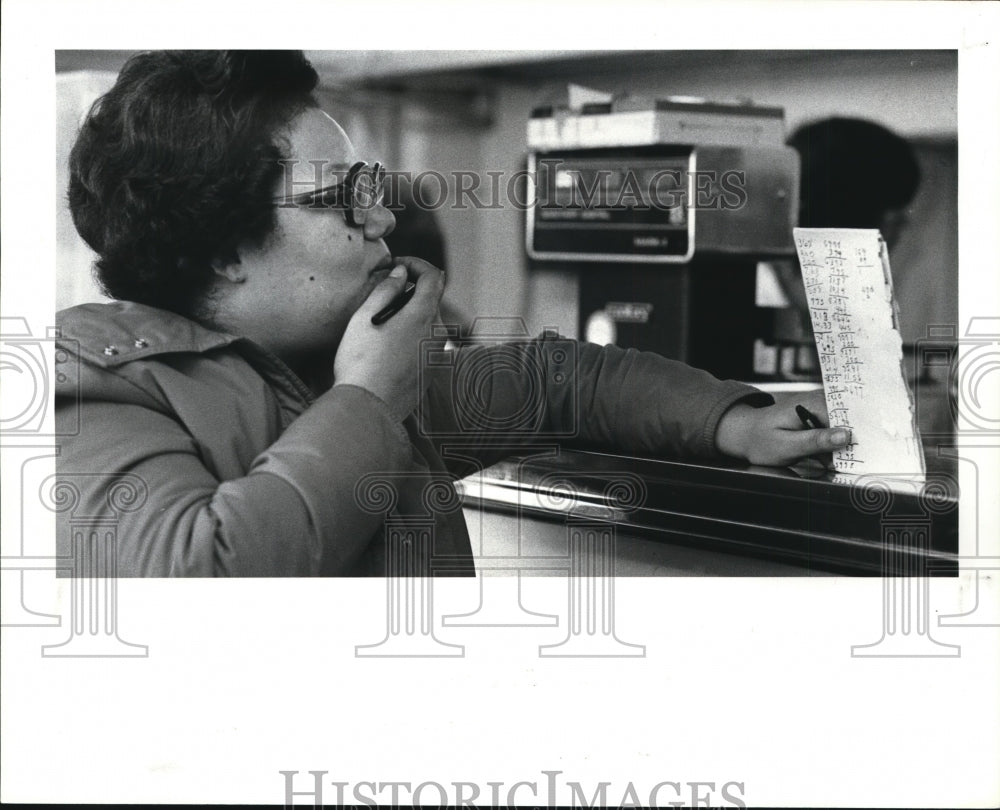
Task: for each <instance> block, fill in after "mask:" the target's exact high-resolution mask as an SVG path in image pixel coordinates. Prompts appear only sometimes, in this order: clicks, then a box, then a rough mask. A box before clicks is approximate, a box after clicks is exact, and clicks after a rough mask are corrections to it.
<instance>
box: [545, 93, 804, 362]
mask: <svg viewBox="0 0 1000 810" xmlns="http://www.w3.org/2000/svg"><path fill="white" fill-rule="evenodd" d="M635 106H636V105H634V104H633V105H632V106H631V107H629V106H628V105H627V104H622V105H615V104H614V103H611V104H600V105H588V106H586V107H584V108H583V110H582V111H580V112H572V113H571V112H565V111H558V110H554V109H553V108H551V107H546V108H539V109H537V110H535V111H534V112H533V114H532V119H531V121H530V124H529V138H528V143H529V149H530V152H529V156H528V162H529V166H528V169H529V172H530V173H532V174H533V176H534V177H535V187H534V189H533V192H534V195H535V196H534V198H533V199H530V200H529V203H530V204H529V205H528V207H527V229H526V234H527V252H528V256H529V259H530V261H531V264H532V267H533V268H539V269H541V268H552V269H559V270H569V271H572V272H573V273H574V274H576V275H577V277H578V279H579V334H580V336H581V338H583V339H586V340H589V341H592V342H596V343H614V344H616V345H619V346H622V347H634V348H637V349H643V350H651V351H656V352H658V353H660V354H663V355H665V356H667V357H672V358H675V359H678V360H683V361H684V362H687V363H689V364H691V365H694V366H697V367H700V368H704V369H707V370H708V371H711V372H712V373H713V374H715V375H716V376H719V377H722V378H734V379H741V380H746V381H762V380H776V379H782V378H784V379H804V378H805V379H808V378H809V377H810V375H809V374H808V373H806V374H803V373H801V372H802V369H800V368H792V367H791V366H790V365H789V364H788V363H784V364H782V363H779V361H778V359H777V349H776V348H775V347H774V340H773V318H774V310H772V309H768V308H765V307H761V306H758V305H757V302H758V299H759V290H758V265H759V264H760V263H762V262H766V261H769V260H785V261H788V260H792V261H794V256H795V248H794V244H793V241H792V227H793V226H794V225H795V223H796V217H797V213H798V188H799V161H798V155H797V153H796V152H795V151H794V150H793V149H791V148H789V147H787V146H785V145H784V112H783V110H781V109H779V108H771V107H758V106H753V105H745V104H727V105H723V104H707V103H704V102H698V101H690V100H682V101H676V100H666V101H657V102H655V103H652V104H646V105H644V106H642V107H641V108H639V109H635V108H634V107H635ZM769 352H772V353H773V355H772V354H769ZM792 365H794V363H793V364H792ZM782 369H784V371H785V372H786V375H785V376H784V377H783V376H782ZM816 371H817V373H815V375H814V376H813V377H812V379H815V380H818V379H819V376H818V370H816Z"/></svg>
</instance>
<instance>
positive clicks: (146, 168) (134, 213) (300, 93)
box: [69, 51, 317, 314]
mask: <svg viewBox="0 0 1000 810" xmlns="http://www.w3.org/2000/svg"><path fill="white" fill-rule="evenodd" d="M316 84H317V74H316V72H315V70H313V68H312V66H311V65H310V64H309V62H308V61H307V60H306V59H305V57H304V56H303V55H302V53H301V51H160V52H150V53H142V54H138V55H136V56H134V57H133V58H132V59H130V60H129V61H128V63H127V64H126V65H125V67H124V68H123V69H122V71H121V74H120V75H119V77H118V80H117V81H116V83H115V85H114V87H113V88H112V89H111V90H110V91H109V92H108V93H107V94H105V95H104V96H103V97H102V98H100V99H99V100H98V101H97V102H96V103H95V105H94V106H93V107H92V108H91V110H90V113H89V114H88V116H87V117H86V119H85V121H84V123H83V125H82V127H81V130H80V133H79V136H78V138H77V141H76V144H75V146H74V147H73V151H72V153H71V156H70V182H69V203H70V211H71V213H72V216H73V221H74V223H75V225H76V228H77V230H78V231H79V232H80V235H81V236H82V237H83V239H84V240H85V241H86V242H87V244H88V245H90V247H91V248H92V249H93V250H94V251H95V252H96V253H97V254H98V257H99V258H98V261H97V265H96V270H97V276H98V280H99V281H100V283H101V285H102V287H103V288H104V290H105V292H106V293H107V294H108V295H110V296H111V297H113V298H118V299H123V300H129V301H136V302H139V303H144V304H149V305H152V306H156V307H160V308H163V309H169V310H173V311H176V312H180V313H183V314H190V313H191V312H192V311H194V310H195V309H196V308H197V307H198V306H199V304H200V301H201V299H202V297H203V296H204V295H205V293H206V291H207V290H208V289H209V288H210V286H211V285H212V283H213V278H214V273H213V262H217V261H218V260H219V259H227V260H228V259H232V258H234V257H235V256H236V255H237V250H238V248H239V246H240V245H242V244H262V243H263V242H264V240H265V239H266V238H267V236H268V235H269V234H270V233H271V232H272V230H273V229H274V226H275V209H274V207H273V206H272V204H271V199H272V197H273V196H274V189H275V187H276V186H277V185H278V183H279V182H280V178H281V174H282V167H281V166H280V165H279V164H278V162H277V161H278V160H279V159H280V158H282V157H284V149H283V145H282V143H281V140H280V139H281V133H282V132H283V131H284V129H285V128H286V127H287V125H288V123H289V121H290V120H292V119H293V118H294V117H295V116H296V115H297V114H299V113H301V112H302V111H303V110H306V109H309V108H314V107H316V100H315V98H314V97H313V95H312V93H313V90H314V88H315V87H316Z"/></svg>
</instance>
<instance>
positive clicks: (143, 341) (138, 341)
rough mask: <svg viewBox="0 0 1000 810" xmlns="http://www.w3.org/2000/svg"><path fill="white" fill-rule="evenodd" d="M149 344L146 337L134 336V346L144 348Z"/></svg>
mask: <svg viewBox="0 0 1000 810" xmlns="http://www.w3.org/2000/svg"><path fill="white" fill-rule="evenodd" d="M148 345H149V341H148V340H146V338H136V339H135V347H136V348H137V349H145V348H146V347H147V346H148Z"/></svg>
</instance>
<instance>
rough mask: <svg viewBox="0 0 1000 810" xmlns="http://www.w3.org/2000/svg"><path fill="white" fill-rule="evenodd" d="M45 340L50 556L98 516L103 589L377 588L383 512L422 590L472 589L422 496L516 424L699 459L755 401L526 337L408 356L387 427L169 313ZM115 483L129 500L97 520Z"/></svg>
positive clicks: (120, 306) (451, 509) (356, 393)
mask: <svg viewBox="0 0 1000 810" xmlns="http://www.w3.org/2000/svg"><path fill="white" fill-rule="evenodd" d="M57 324H58V326H59V329H60V333H61V338H60V339H59V340H58V341H57V345H58V347H59V348H60V349H61V351H59V352H57V358H56V359H57V363H59V364H61V365H59V366H57V375H56V379H57V388H56V419H57V425H59V427H60V429H59V431H58V432H60V433H64V434H73V435H64V436H62V438H61V439H60V440H59V454H58V456H57V473H58V476H59V478H60V480H65V481H66V482H68V483H70V484H71V485H72V486H73V487H74V489H75V491H76V492H77V494H78V497H79V502H78V503H76V504H75V505H74V508H73V509H72V510H69V509H67V510H65V511H63V512H60V513H59V515H58V520H59V525H58V527H57V546H58V551H59V553H60V555H65V556H69V555H70V554H71V548H70V544H71V535H72V526H71V525H70V523H71V521H72V520H73V517H74V515H81V514H83V515H100V514H103V513H106V514H109V515H111V516H112V517H113V518H114V520H115V525H116V531H117V540H116V543H117V573H118V575H119V576H153V577H165V576H314V575H320V576H363V575H375V576H381V575H384V574H385V572H386V570H387V569H386V567H385V560H386V541H385V540H384V539H383V535H384V533H383V526H384V524H386V523H387V522H390V521H391V520H392V518H393V516H394V515H396V514H407V515H411V516H412V515H421V514H424V515H427V516H429V517H428V520H430V521H432V523H433V531H432V534H433V554H434V559H435V561H437V562H436V568H435V571H434V573H435V574H436V575H469V574H472V573H474V563H473V556H472V550H471V545H470V541H469V535H468V532H467V530H466V526H465V522H464V518H463V516H462V511H461V508H460V504H459V508H455V504H456V503H457V501H455V503H452V504H451V505H449V506H447V508H440V509H435V508H429V507H428V504H429V503H431V502H432V501H433V500H434V497H437V499H438V502H439V503H444V502H445V501H447V500H448V498H447V496H443V495H442V492H443V490H442V489H441V488H440V487H438V489H437V490H436V493H437V495H436V496H432V497H431V498H430V501H429V500H428V493H429V491H430V489H433V487H434V485H439V484H440V483H441V482H446V483H447V482H449V481H451V480H454V479H455V478H457V477H459V476H463V475H466V474H469V473H470V472H473V471H475V470H476V469H477V468H479V467H482V466H485V465H488V464H491V463H493V462H495V461H497V460H499V458H501V457H503V456H504V455H509V454H511V452H513V450H512V447H514V446H516V445H524V444H525V443H526V442H528V441H529V440H531V439H532V438H533V437H527V436H524V435H522V434H523V429H524V426H525V425H531V426H532V427H533V430H535V431H537V432H538V435H540V436H542V437H543V438H544V439H545V441H546V442H548V443H551V442H552V441H553V440H554V439H553V437H557V438H558V440H559V441H563V442H565V444H566V445H567V446H569V445H577V446H579V445H586V446H600V447H605V448H613V449H616V450H618V451H621V452H629V453H636V454H645V455H666V456H673V457H696V458H711V457H713V456H715V455H716V450H715V446H714V436H715V431H716V426H717V425H718V422H719V419H720V417H721V416H722V414H723V412H724V411H725V410H726V409H727V408H728V407H729V406H730V405H732V404H733V403H735V402H737V401H740V400H745V401H749V402H751V403H752V404H766V403H768V402H769V401H771V400H770V397H769V396H767V395H765V394H762V393H760V392H758V391H756V390H755V389H753V388H750V387H749V386H745V385H742V384H740V383H736V382H731V381H727V382H721V381H719V380H716V379H715V378H714V377H712V376H711V375H709V374H707V373H705V372H702V371H698V370H695V369H691V368H690V367H688V366H685V365H683V364H681V363H677V362H673V361H669V360H666V359H664V358H662V357H659V356H657V355H654V354H650V353H645V352H642V353H640V352H637V351H635V350H627V351H626V350H622V349H619V348H616V347H605V348H600V347H597V346H594V345H591V344H583V343H574V342H571V341H566V340H564V339H561V338H552V337H548V338H546V337H543V338H540V339H537V340H530V341H522V342H519V343H516V344H513V345H511V344H505V345H494V346H474V347H468V348H463V349H460V350H456V351H452V352H437V353H436V354H435V356H434V358H433V359H431V360H430V361H428V360H427V358H424V360H423V361H421V359H420V358H419V357H418V356H417V354H416V352H415V356H414V362H424V365H425V376H426V378H427V380H428V382H427V389H426V394H425V396H424V399H423V400H422V401H421V404H420V407H419V408H417V409H415V413H414V414H411V415H410V416H408V417H407V418H406V419H405V420H404V421H402V422H400V421H398V420H396V419H394V418H393V416H392V414H391V412H390V410H389V408H388V407H387V406H386V404H385V403H384V402H383V401H382V400H380V399H379V398H378V397H377V396H375V395H374V394H371V393H370V392H368V391H366V390H364V389H362V388H358V387H355V386H350V385H334V387H333V388H331V389H330V390H329V391H327V392H325V393H323V394H321V395H320V396H314V395H313V394H312V393H311V392H310V391H309V390H308V388H307V387H306V386H305V384H304V383H303V382H302V381H301V380H300V379H299V378H298V377H297V376H296V375H295V374H294V373H292V371H291V370H290V369H289V368H288V367H287V366H285V364H284V363H282V362H281V361H280V360H278V359H277V358H276V357H274V356H273V355H271V354H270V353H268V352H267V351H265V350H264V349H262V348H261V347H259V346H257V345H256V344H254V343H252V342H251V341H249V340H247V339H245V338H239V337H235V336H232V335H226V334H221V333H218V332H214V331H211V330H209V329H206V328H204V327H202V326H200V325H198V324H196V323H194V322H193V321H190V320H187V319H185V318H182V317H180V316H178V315H175V314H173V313H169V312H165V311H162V310H158V309H154V308H151V307H147V306H142V305H139V304H133V303H127V302H116V303H110V304H85V305H82V306H78V307H73V308H71V309H68V310H64V311H62V312H60V313H59V314H58V316H57ZM463 381H464V382H463ZM470 381H472V382H473V383H474V385H472V386H470V385H469V382H470ZM468 392H472V393H473V394H474V397H475V399H474V401H471V402H470V401H469V396H468ZM536 406H537V407H536ZM534 411H537V413H534ZM497 440H502V441H506V442H507V444H506V445H505V446H504V447H496V446H492V447H491V446H490V445H491V442H496V441H497ZM123 478H128V479H129V480H130V481H132V482H138V483H139V486H140V489H141V496H140V497H139V499H138V500H137V501H135V502H133V503H131V504H129V503H127V502H126V503H117V504H113V503H111V502H110V501H109V494H108V493H109V482H114V481H116V480H122V479H123ZM429 487H430V489H429ZM449 488H450V484H449ZM442 498H444V500H441V499H442ZM453 500H454V499H453ZM431 506H433V503H431ZM386 536H388V535H386ZM390 542H392V541H390ZM390 553H391V547H390ZM437 563H440V564H437Z"/></svg>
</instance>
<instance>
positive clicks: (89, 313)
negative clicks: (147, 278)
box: [56, 301, 239, 368]
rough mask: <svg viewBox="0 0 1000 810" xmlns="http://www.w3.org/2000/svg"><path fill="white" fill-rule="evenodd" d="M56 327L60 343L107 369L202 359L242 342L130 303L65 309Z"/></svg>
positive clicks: (179, 317) (163, 311) (89, 305)
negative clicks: (156, 359) (179, 355)
mask: <svg viewBox="0 0 1000 810" xmlns="http://www.w3.org/2000/svg"><path fill="white" fill-rule="evenodd" d="M56 326H57V327H58V329H59V336H58V338H57V342H58V343H60V344H62V345H63V346H64V348H66V349H68V350H69V351H71V353H73V354H76V355H78V356H79V357H81V358H83V359H85V360H87V361H88V362H89V363H93V364H94V365H97V366H101V367H103V368H114V367H116V366H120V365H122V364H124V363H129V362H131V361H133V360H139V359H141V358H144V357H151V356H154V355H158V354H168V353H175V352H194V353H197V354H202V353H204V352H207V351H210V350H212V349H218V348H220V347H222V346H228V345H230V344H232V343H234V342H235V341H237V340H239V338H238V337H236V336H235V335H228V334H225V333H223V332H213V331H212V330H211V329H206V328H205V327H204V326H201V325H200V324H197V323H195V322H194V321H192V320H190V319H188V318H185V317H183V316H181V315H177V314H175V313H173V312H167V311H166V310H162V309H157V308H155V307H149V306H145V305H144V304H136V303H133V302H131V301H114V302H111V303H108V304H81V305H79V306H75V307H71V308H69V309H64V310H62V311H61V312H57V313H56Z"/></svg>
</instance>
